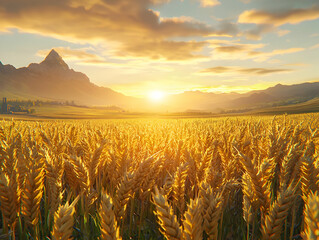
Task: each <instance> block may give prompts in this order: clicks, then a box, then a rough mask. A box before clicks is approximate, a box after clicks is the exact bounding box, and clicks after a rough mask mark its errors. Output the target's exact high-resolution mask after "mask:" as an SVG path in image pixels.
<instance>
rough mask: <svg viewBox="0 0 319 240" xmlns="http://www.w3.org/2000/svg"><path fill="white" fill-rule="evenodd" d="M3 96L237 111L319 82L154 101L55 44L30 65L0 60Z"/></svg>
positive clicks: (274, 102) (304, 96) (292, 95)
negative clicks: (128, 91)
mask: <svg viewBox="0 0 319 240" xmlns="http://www.w3.org/2000/svg"><path fill="white" fill-rule="evenodd" d="M0 97H8V98H14V99H17V98H20V99H21V98H22V99H40V100H60V101H74V102H75V103H76V104H80V105H86V106H92V105H100V106H117V107H121V108H123V109H130V110H139V111H165V112H166V111H169V112H174V111H185V110H191V111H195V112H196V111H211V112H221V111H225V110H226V111H228V110H229V111H233V110H235V112H236V111H237V110H238V111H242V110H245V111H247V110H252V109H262V108H265V107H266V108H267V107H277V106H284V105H291V104H298V103H302V102H306V101H309V100H311V99H314V98H316V97H319V82H312V83H302V84H295V85H282V84H277V85H276V86H274V87H270V88H267V89H265V90H258V91H251V92H248V93H245V94H239V93H211V92H201V91H186V92H184V93H180V94H174V95H168V96H166V97H165V99H164V101H162V102H160V103H151V102H150V101H148V100H145V99H144V100H143V99H138V98H134V97H128V96H125V95H123V94H121V93H118V92H116V91H113V90H112V89H110V88H106V87H100V86H97V85H95V84H93V83H92V82H90V79H89V78H88V77H87V76H86V75H85V74H83V73H81V72H76V71H74V70H73V69H70V68H69V66H68V65H67V64H66V63H65V62H64V61H63V59H62V57H61V56H60V55H59V54H58V53H57V52H56V51H55V50H51V52H50V53H49V54H48V56H47V57H46V58H45V59H44V60H43V61H42V62H41V63H31V64H30V65H29V66H28V67H23V68H15V67H14V66H12V65H3V64H2V62H0Z"/></svg>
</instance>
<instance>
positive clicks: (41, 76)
mask: <svg viewBox="0 0 319 240" xmlns="http://www.w3.org/2000/svg"><path fill="white" fill-rule="evenodd" d="M8 93H9V95H13V96H19V97H21V98H31V99H38V98H41V99H52V100H53V99H54V100H69V101H75V102H76V103H78V104H85V105H119V106H121V107H126V108H131V107H137V106H136V105H137V104H139V100H138V99H135V98H133V97H127V96H125V95H123V94H121V93H118V92H115V91H113V90H112V89H110V88H105V87H99V86H97V85H95V84H93V83H91V82H90V80H89V78H88V77H87V76H86V75H85V74H83V73H80V72H75V71H74V70H72V69H70V68H69V67H68V65H67V64H66V63H65V62H64V61H63V59H62V58H61V57H60V56H59V54H58V53H57V52H55V51H54V50H52V51H51V52H50V53H49V55H48V56H47V57H46V58H45V60H44V61H43V62H41V63H40V64H36V63H32V64H30V65H29V66H28V67H24V68H19V69H16V68H15V67H13V66H11V65H2V64H0V94H1V95H3V96H7V95H6V94H8ZM9 97H10V96H9Z"/></svg>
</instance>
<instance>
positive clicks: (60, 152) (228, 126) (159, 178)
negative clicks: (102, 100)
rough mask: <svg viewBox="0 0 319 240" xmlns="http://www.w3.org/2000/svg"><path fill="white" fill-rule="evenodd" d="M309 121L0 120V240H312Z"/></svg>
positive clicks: (314, 203) (314, 182)
mask: <svg viewBox="0 0 319 240" xmlns="http://www.w3.org/2000/svg"><path fill="white" fill-rule="evenodd" d="M318 117H319V114H305V115H290V116H286V115H283V116H277V117H229V118H212V119H190V120H173V119H170V120H164V119H153V120H152V119H147V120H99V121H94V120H91V121H58V120H57V121H41V122H40V121H39V122H37V121H14V120H12V121H1V122H0V168H1V172H0V173H1V176H0V203H1V213H2V214H1V219H0V224H1V228H2V229H1V235H0V239H55V240H57V239H107V240H111V239H114V240H115V239H169V240H178V239H185V240H190V239H194V240H200V239H210V240H222V239H246V240H249V239H283V240H288V239H289V240H290V239H319V206H318V204H319V194H318V188H319V159H318V157H317V156H318V153H319V132H318V127H319V120H318Z"/></svg>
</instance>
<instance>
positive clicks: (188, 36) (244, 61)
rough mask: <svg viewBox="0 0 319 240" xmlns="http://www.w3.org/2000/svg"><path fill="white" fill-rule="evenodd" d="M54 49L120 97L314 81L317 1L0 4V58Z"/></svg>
mask: <svg viewBox="0 0 319 240" xmlns="http://www.w3.org/2000/svg"><path fill="white" fill-rule="evenodd" d="M52 48H54V49H55V50H56V51H57V52H58V53H59V54H60V55H61V56H62V57H63V59H64V60H65V61H66V63H67V64H68V65H69V66H70V67H71V68H73V69H74V70H76V71H80V72H83V73H85V74H86V75H87V76H88V77H89V78H90V80H91V81H92V82H93V83H95V84H97V85H99V86H105V87H110V88H112V89H113V90H116V91H119V92H121V93H124V94H126V95H129V96H135V97H144V96H147V95H148V94H149V92H153V91H157V92H163V93H165V94H174V93H180V92H184V91H195V90H200V91H205V92H247V91H250V90H257V89H265V88H267V87H270V86H274V85H276V84H278V83H281V84H296V83H301V82H306V81H319V71H318V66H319V57H318V56H319V0H90V1H89V0H54V1H53V0H14V1H8V0H0V61H1V62H2V63H3V64H11V65H13V66H15V67H24V66H28V65H29V63H31V62H41V61H42V60H43V58H44V57H45V56H46V54H48V52H49V51H50V50H51V49H52Z"/></svg>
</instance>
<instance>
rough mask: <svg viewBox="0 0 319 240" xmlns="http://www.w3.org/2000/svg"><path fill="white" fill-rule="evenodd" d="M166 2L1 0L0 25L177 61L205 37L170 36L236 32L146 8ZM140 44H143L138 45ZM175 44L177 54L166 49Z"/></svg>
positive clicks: (121, 52)
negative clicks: (199, 38) (144, 47)
mask: <svg viewBox="0 0 319 240" xmlns="http://www.w3.org/2000/svg"><path fill="white" fill-rule="evenodd" d="M165 2H167V0H135V1H132V0H110V1H103V0H94V1H89V3H87V1H84V0H69V1H64V0H56V1H43V0H32V1H25V0H15V1H7V0H0V29H9V28H17V29H20V30H23V31H25V32H32V33H39V34H43V35H49V36H53V37H56V38H60V39H64V40H65V39H66V40H70V39H72V41H85V42H89V43H92V42H96V41H98V42H100V43H101V42H102V43H107V44H113V45H115V46H116V47H117V48H116V49H112V51H111V52H112V53H113V54H119V55H120V56H123V55H124V56H125V55H126V54H127V55H128V56H138V57H143V58H151V59H154V58H155V59H157V58H162V59H167V60H176V59H178V60H179V61H181V60H189V59H193V58H194V57H195V58H196V57H198V56H199V55H200V51H201V50H202V47H203V46H204V45H205V42H204V41H199V42H196V41H195V40H190V41H180V40H176V41H173V40H171V39H172V38H181V37H188V38H195V37H196V39H198V37H207V36H226V35H227V36H232V35H233V34H234V29H231V28H230V25H227V24H226V25H225V24H224V25H220V26H219V27H218V28H216V29H215V28H213V27H211V26H208V25H207V24H205V23H202V22H199V21H196V20H194V19H190V18H187V17H180V18H160V16H159V13H158V12H155V11H153V10H151V9H149V8H150V7H152V6H153V5H154V4H163V3H165ZM197 41H198V40H197ZM143 44H145V45H146V48H147V49H146V50H144V51H141V47H140V46H143ZM152 45H154V47H153V48H152V47H151V46H152ZM173 47H174V48H175V49H176V50H177V52H176V57H174V54H173V53H172V52H170V51H168V50H169V49H170V50H171V51H173V52H174V48H173ZM126 50H127V51H128V52H125V51H126ZM194 51H195V52H196V51H198V53H197V54H194ZM114 56H116V55H114Z"/></svg>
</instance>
